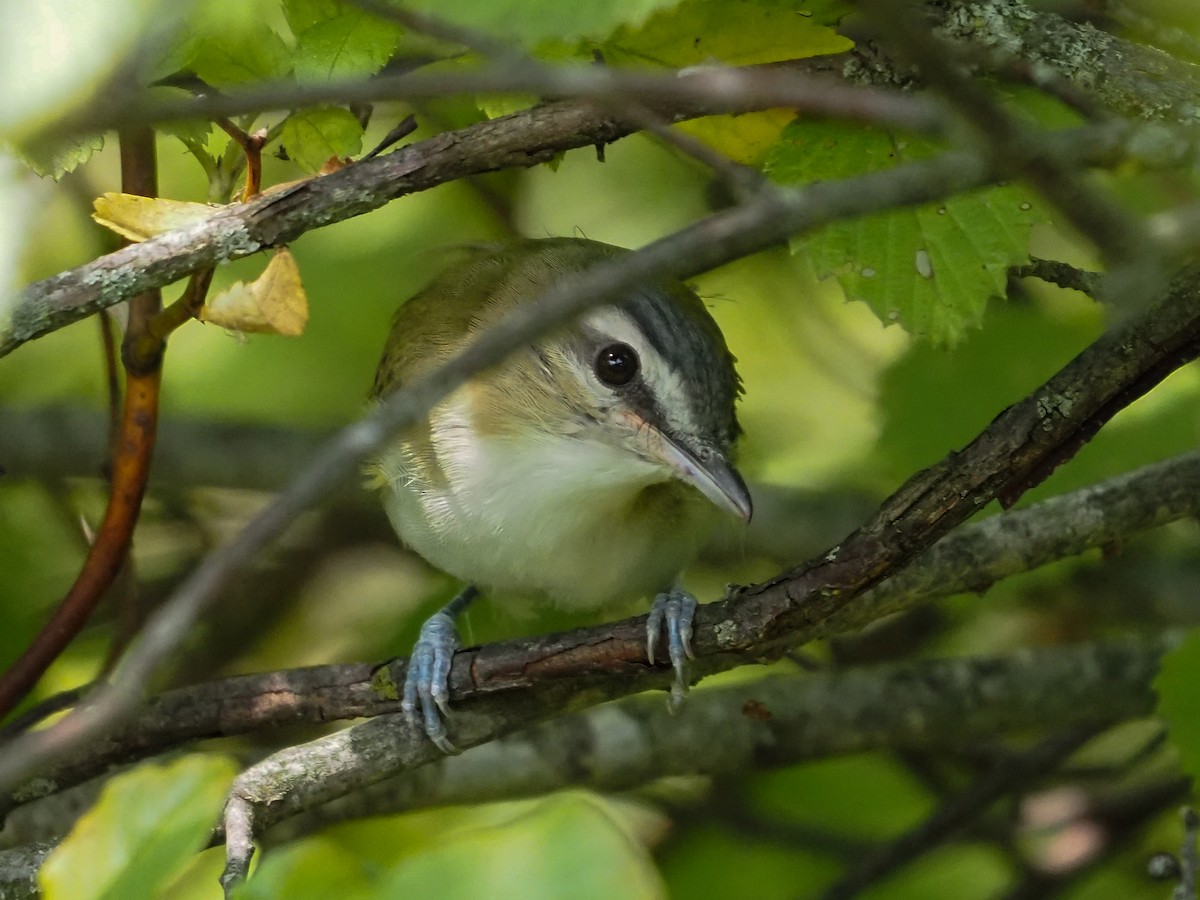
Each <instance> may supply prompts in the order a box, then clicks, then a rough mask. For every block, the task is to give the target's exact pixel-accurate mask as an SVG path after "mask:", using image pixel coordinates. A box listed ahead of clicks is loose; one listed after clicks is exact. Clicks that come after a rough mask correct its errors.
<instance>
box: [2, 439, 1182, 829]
mask: <svg viewBox="0 0 1200 900" xmlns="http://www.w3.org/2000/svg"><path fill="white" fill-rule="evenodd" d="M1197 515H1200V451H1197V452H1195V453H1190V454H1187V455H1184V456H1180V457H1177V458H1175V459H1170V460H1166V461H1163V462H1160V463H1155V464H1153V465H1150V466H1146V467H1144V468H1142V469H1138V470H1136V471H1134V472H1130V473H1128V474H1125V475H1121V476H1119V477H1117V478H1113V479H1110V480H1109V481H1105V482H1102V483H1100V484H1097V485H1093V486H1091V487H1088V488H1084V489H1082V490H1078V491H1074V492H1072V493H1070V494H1066V495H1064V496H1061V497H1055V498H1052V499H1049V500H1046V501H1043V502H1042V503H1038V504H1036V505H1035V506H1032V507H1030V508H1028V509H1023V510H1018V511H1011V512H1007V513H1003V514H1001V515H997V516H993V517H992V518H990V519H988V520H987V521H984V522H980V523H978V524H974V525H969V526H965V527H963V528H960V529H958V530H957V531H955V532H954V533H953V534H951V535H949V536H947V537H946V538H944V539H943V540H941V541H939V542H938V543H937V544H935V545H934V546H933V547H932V548H931V549H930V550H929V551H928V552H927V553H925V554H924V555H923V556H921V557H920V558H919V559H918V560H916V561H914V562H913V564H912V565H910V566H909V567H908V568H906V569H905V570H904V571H903V572H900V573H898V574H897V575H896V576H895V577H893V578H891V579H889V580H888V581H886V582H884V583H883V584H881V585H879V586H878V587H877V588H875V589H874V590H871V591H867V592H866V593H865V594H863V595H862V596H860V597H859V598H857V599H856V600H855V601H854V602H852V603H850V604H849V605H848V606H847V607H846V608H845V609H844V610H842V612H840V613H839V614H837V615H835V616H833V617H832V618H831V619H829V620H828V621H827V622H826V623H824V624H823V625H822V626H821V627H820V628H819V636H822V637H828V636H831V635H834V634H839V633H844V632H848V631H852V630H854V629H857V628H860V627H862V626H863V625H866V624H867V623H869V622H872V621H874V620H876V619H879V618H881V617H883V616H885V615H889V614H891V613H894V612H899V611H900V610H903V609H911V608H913V607H914V606H917V605H920V604H923V603H929V602H932V601H934V600H937V599H939V598H942V597H948V596H952V595H954V594H957V593H962V592H965V591H982V590H984V589H986V588H987V587H988V586H990V585H991V584H994V583H996V582H998V581H1001V580H1002V579H1004V578H1007V577H1010V576H1012V575H1015V574H1018V573H1020V572H1026V571H1030V570H1032V569H1034V568H1036V567H1038V566H1041V565H1045V564H1047V563H1050V562H1053V561H1055V560H1059V559H1065V558H1067V557H1070V556H1074V555H1077V554H1079V553H1082V552H1084V551H1085V550H1087V549H1089V548H1094V547H1102V546H1109V545H1111V544H1113V543H1114V542H1119V541H1122V540H1125V539H1127V538H1129V537H1130V536H1132V535H1134V534H1136V533H1138V532H1140V531H1143V530H1146V529H1148V528H1154V527H1157V526H1160V525H1164V524H1166V523H1168V522H1171V521H1176V520H1178V519H1181V518H1186V517H1193V516H1197ZM602 631H603V629H600V628H597V629H591V630H589V632H583V633H582V634H583V635H584V637H585V638H586V636H587V635H588V634H596V633H600V632H602ZM577 634H578V633H577ZM812 636H816V635H810V637H812ZM509 646H510V648H511V645H509ZM512 652H516V651H512ZM374 668H375V667H373V666H370V665H367V664H365V663H364V664H355V665H334V666H316V667H311V668H304V669H294V670H288V671H281V672H267V673H262V674H257V675H243V676H237V677H235V678H228V679H224V680H221V681H215V682H211V683H206V684H200V685H196V686H193V687H186V688H180V689H178V690H174V691H170V692H167V693H165V694H161V695H159V696H158V697H155V698H153V699H152V700H150V701H149V703H147V705H146V708H145V709H144V710H143V711H142V712H141V713H140V714H139V715H138V717H137V718H136V719H134V720H133V721H131V722H129V723H128V725H126V726H125V727H124V728H122V729H120V730H119V731H118V732H116V733H114V734H112V735H111V736H109V737H108V738H105V739H104V740H101V741H98V742H95V743H92V744H89V745H88V746H87V747H86V748H85V749H84V750H83V751H82V752H81V753H79V754H77V755H76V756H75V757H74V758H72V759H70V760H67V761H65V762H64V763H63V764H62V765H60V766H58V767H56V768H55V769H53V770H52V771H50V772H48V773H46V777H45V778H44V779H39V781H38V782H37V784H26V785H23V786H22V787H21V789H20V790H19V792H18V795H19V797H20V798H23V800H25V801H27V800H31V799H34V798H35V797H37V796H39V795H40V794H41V793H43V792H44V791H47V790H50V789H53V790H55V791H58V790H63V789H65V788H69V787H71V786H72V785H75V784H79V783H80V782H82V781H85V780H87V779H89V778H92V777H94V776H96V775H98V774H101V773H103V772H104V771H106V770H108V769H109V768H111V767H112V766H116V765H125V764H128V763H132V762H136V761H138V760H141V759H145V758H146V757H149V756H153V755H155V754H158V753H162V752H164V751H166V750H169V749H172V748H175V747H179V746H182V745H185V744H188V743H191V742H194V741H198V740H204V739H208V738H214V737H229V736H232V735H237V734H246V733H250V732H254V731H263V730H266V729H272V728H278V727H280V726H285V725H294V724H297V723H300V722H309V723H312V724H321V723H325V722H329V721H333V720H337V719H353V718H359V717H367V716H377V715H381V714H386V713H390V712H395V711H396V710H397V709H398V705H397V703H396V702H395V701H394V700H390V699H387V698H386V697H384V696H381V695H380V694H378V693H376V692H375V691H374V690H373V689H372V686H371V676H372V672H373V670H374ZM38 785H41V790H38V789H37V786H38ZM20 802H22V801H20V800H18V796H17V795H13V796H10V797H8V798H5V799H4V800H3V802H0V812H2V811H4V810H5V809H10V808H12V807H14V806H16V805H19V803H20Z"/></svg>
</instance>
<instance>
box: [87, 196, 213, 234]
mask: <svg viewBox="0 0 1200 900" xmlns="http://www.w3.org/2000/svg"><path fill="white" fill-rule="evenodd" d="M92 205H93V207H94V208H95V211H94V212H93V213H92V218H93V219H95V220H96V221H97V222H99V223H100V224H101V225H103V226H104V227H105V228H109V229H111V230H113V231H115V232H116V233H117V234H119V235H121V236H122V237H125V238H128V239H129V240H131V241H144V240H146V238H152V237H154V236H155V235H156V234H162V233H163V232H164V231H174V230H175V229H176V228H186V227H187V226H188V225H195V224H196V223H197V222H203V221H204V220H205V219H207V218H208V217H209V216H211V215H212V214H213V213H214V212H216V211H217V209H218V207H215V206H209V205H208V204H206V203H188V202H186V201H184V200H165V199H163V198H162V197H139V196H137V195H136V194H118V193H116V192H112V191H110V192H109V193H107V194H104V195H103V196H101V197H97V198H96V200H95V203H93V204H92Z"/></svg>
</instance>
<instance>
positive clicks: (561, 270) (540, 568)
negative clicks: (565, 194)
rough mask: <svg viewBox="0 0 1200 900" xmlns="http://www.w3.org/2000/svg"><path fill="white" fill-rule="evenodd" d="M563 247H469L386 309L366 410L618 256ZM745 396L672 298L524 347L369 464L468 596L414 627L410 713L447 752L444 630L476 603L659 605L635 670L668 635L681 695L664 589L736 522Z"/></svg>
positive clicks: (729, 366) (699, 307)
mask: <svg viewBox="0 0 1200 900" xmlns="http://www.w3.org/2000/svg"><path fill="white" fill-rule="evenodd" d="M628 252H629V251H627V250H622V249H620V248H618V247H612V246H609V245H607V244H601V243H597V242H595V241H589V240H581V239H576V238H551V239H545V240H523V241H519V242H516V243H511V244H505V245H499V246H488V247H483V248H475V249H472V250H470V251H466V252H465V254H464V256H463V258H461V260H460V261H459V262H458V264H457V265H455V266H454V267H453V268H452V269H450V270H449V271H446V272H444V273H443V274H442V275H440V276H439V277H438V278H436V279H435V280H434V281H433V282H432V283H431V284H429V285H428V286H427V287H426V288H425V289H424V290H422V291H421V292H420V293H418V294H417V295H416V296H414V297H413V298H412V299H410V300H409V301H408V302H406V303H405V304H404V305H402V306H401V307H400V309H399V310H398V311H397V313H396V316H395V319H394V320H393V323H392V328H391V332H390V334H389V335H388V339H387V344H386V346H385V347H384V351H383V358H382V360H380V363H379V370H378V372H377V373H376V376H375V386H374V389H373V392H372V393H373V396H374V397H375V398H378V399H382V398H385V397H386V396H387V395H388V394H390V393H391V392H392V391H394V390H396V389H397V388H398V387H399V386H400V385H402V384H404V383H405V382H407V381H410V380H411V379H413V378H414V377H417V376H420V375H422V374H424V373H426V372H428V371H430V370H431V369H433V368H435V367H436V366H438V365H440V364H441V363H443V362H445V361H446V360H447V359H449V358H450V357H452V356H454V355H455V354H456V353H457V352H459V351H460V350H461V349H462V348H463V347H464V346H466V345H467V344H468V343H469V342H470V341H471V340H472V339H473V338H474V337H476V336H477V335H478V334H480V333H481V332H483V331H485V330H486V329H487V328H488V327H489V326H491V325H492V324H493V323H495V322H496V321H498V320H499V319H500V318H502V317H503V316H504V315H505V313H507V312H508V311H509V310H511V309H513V308H514V307H518V306H520V305H521V304H522V303H527V302H530V301H532V300H534V299H535V298H536V297H537V296H538V294H540V293H541V292H542V291H544V290H545V289H546V288H547V287H549V286H550V285H552V284H553V283H554V282H555V281H557V280H560V279H562V278H563V277H564V276H566V275H569V274H571V273H574V272H577V271H580V270H583V269H586V268H588V267H590V266H593V265H595V264H597V263H600V262H603V261H605V260H608V259H612V258H614V257H617V256H619V255H620V254H623V253H628ZM739 393H740V383H739V381H738V376H737V372H736V371H735V369H734V358H733V356H732V355H731V354H730V352H729V350H728V348H727V347H726V346H725V340H724V338H723V337H722V335H721V332H720V330H719V329H718V327H717V324H716V322H714V321H713V319H712V316H710V315H709V313H708V310H707V309H705V307H704V304H703V303H702V302H701V300H700V298H699V297H697V296H696V294H695V293H693V292H692V291H691V290H690V289H689V288H687V287H686V286H684V285H683V284H682V283H680V282H678V281H664V282H661V283H656V284H646V285H643V286H640V287H638V288H637V289H635V290H633V291H631V292H630V293H629V294H628V295H627V296H625V297H623V298H621V299H620V302H617V303H614V304H613V305H609V306H601V307H599V308H596V309H593V310H592V311H590V312H588V313H585V314H584V315H583V316H581V317H580V318H579V319H577V320H576V321H574V322H573V323H572V324H570V325H569V326H566V327H564V328H560V329H558V330H556V331H554V332H552V333H551V334H549V335H547V336H545V337H542V338H540V339H538V340H537V341H535V342H533V343H530V344H528V345H526V346H524V347H521V348H519V349H518V350H517V351H516V352H515V353H513V354H512V355H510V356H509V357H508V358H507V360H506V361H505V362H503V363H501V364H500V365H499V366H497V367H495V368H493V369H490V370H488V371H486V372H484V373H483V374H480V375H477V376H475V377H474V378H472V379H471V380H470V381H468V382H467V383H466V384H464V385H463V386H462V387H460V388H458V389H457V390H455V391H454V392H453V393H451V394H450V395H449V396H448V397H446V398H445V399H444V400H443V401H442V402H441V403H439V404H438V405H437V406H436V407H435V408H434V410H433V411H432V413H431V414H430V416H429V417H428V420H427V421H426V422H423V423H421V424H419V425H415V426H413V427H411V428H410V429H408V430H407V431H404V432H402V433H401V434H400V435H399V436H398V437H397V438H396V439H395V440H394V442H393V443H392V444H391V445H390V446H389V447H388V448H387V450H386V451H385V452H384V453H383V454H382V455H381V456H380V458H379V459H378V460H376V462H375V463H374V464H373V466H372V469H373V472H374V475H375V482H376V483H377V484H378V485H379V486H380V487H382V488H383V489H384V490H383V501H384V505H385V507H386V509H387V513H388V516H389V518H390V519H391V522H392V525H393V526H394V527H395V529H396V531H397V532H398V533H399V535H400V538H401V539H402V540H403V541H404V543H405V544H407V545H408V546H409V547H410V548H411V549H413V550H414V551H416V552H417V553H419V554H420V555H421V556H423V557H424V558H425V559H426V560H428V561H429V562H430V563H432V564H433V565H434V566H436V567H437V568H439V569H442V570H444V571H445V572H447V573H449V574H451V575H453V576H455V577H456V578H459V579H461V580H462V581H463V582H464V583H465V585H466V587H465V589H464V590H463V592H462V593H461V594H459V596H458V597H456V598H455V599H454V600H453V601H451V602H450V604H449V605H447V606H446V607H445V608H444V609H442V610H441V611H440V612H438V613H436V614H435V615H434V616H432V617H431V618H430V619H429V620H428V621H427V622H426V623H425V624H424V626H423V627H422V629H421V634H420V637H419V639H418V641H417V645H416V647H415V649H414V650H413V655H412V660H411V662H410V664H409V667H408V674H407V680H406V682H405V686H404V698H403V708H404V711H405V712H406V714H407V715H408V716H409V719H410V720H413V721H415V720H416V718H417V714H418V710H419V712H420V715H421V718H422V719H423V724H424V728H425V731H426V733H427V734H428V735H429V737H430V739H431V740H433V741H434V742H435V743H436V744H437V745H438V746H439V747H441V748H442V749H443V750H445V751H447V752H454V747H453V745H452V744H451V743H450V742H449V740H448V738H447V733H446V729H445V724H444V722H443V719H442V715H441V714H439V710H440V711H441V713H447V712H448V706H447V700H448V696H449V690H448V681H449V673H450V662H451V659H452V657H453V655H454V652H455V650H456V649H457V648H458V647H459V646H460V644H459V639H458V634H457V631H456V628H455V624H454V618H455V616H456V615H457V614H458V613H460V612H461V611H462V610H463V609H464V608H465V607H466V606H467V604H468V603H469V602H470V601H471V600H472V599H473V598H474V597H475V595H476V593H477V592H478V590H483V591H486V592H488V593H494V594H498V595H500V596H502V597H503V596H505V595H508V596H518V595H520V596H524V597H545V598H548V599H549V600H551V601H552V602H554V603H556V604H558V605H560V606H563V607H569V608H573V609H581V610H592V609H597V610H598V609H600V608H602V607H604V606H606V605H613V604H619V603H622V602H627V601H630V600H632V599H636V598H637V597H639V596H644V597H653V602H652V605H651V612H650V618H649V623H648V626H647V656H648V658H649V660H650V662H651V663H653V662H654V651H655V647H656V645H657V644H658V642H659V638H660V634H661V631H662V629H663V627H664V626H665V628H666V632H667V636H666V644H667V654H668V656H669V658H670V660H671V663H672V665H673V667H674V669H675V675H676V682H675V688H674V689H673V696H674V697H675V698H676V700H677V699H678V698H679V697H681V696H682V692H683V691H684V690H685V688H686V675H685V664H686V659H687V657H688V656H690V655H691V644H690V641H691V635H692V618H693V614H694V612H695V609H696V600H695V598H693V597H692V596H691V595H689V594H688V593H686V592H685V591H683V590H682V589H680V588H679V587H678V585H677V579H678V577H679V575H680V573H681V571H682V570H683V569H684V567H685V566H687V565H688V564H689V563H690V562H691V561H692V559H693V558H694V556H695V555H696V552H697V550H698V549H699V547H700V544H701V542H702V541H703V540H704V539H705V537H706V536H707V534H708V533H709V531H710V529H711V527H712V526H713V525H714V524H715V520H716V516H717V514H718V510H725V511H726V512H729V513H732V514H734V515H736V516H739V517H740V518H741V519H743V520H745V521H749V519H750V513H751V501H750V494H749V492H748V491H747V490H746V485H745V483H744V482H743V481H742V478H741V476H740V475H739V474H738V472H737V470H736V469H735V468H734V467H733V464H732V453H733V447H734V441H735V439H736V437H737V435H738V432H739V429H738V424H737V417H736V414H735V410H734V404H735V401H736V399H737V397H738V394H739Z"/></svg>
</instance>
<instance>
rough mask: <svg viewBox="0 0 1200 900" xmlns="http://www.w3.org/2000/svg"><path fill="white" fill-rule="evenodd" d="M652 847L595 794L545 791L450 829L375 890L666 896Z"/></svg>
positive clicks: (579, 898)
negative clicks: (480, 824)
mask: <svg viewBox="0 0 1200 900" xmlns="http://www.w3.org/2000/svg"><path fill="white" fill-rule="evenodd" d="M664 895H665V889H664V887H663V884H662V881H661V879H660V876H659V874H658V871H657V869H656V868H655V866H654V864H653V861H652V860H651V859H650V855H649V853H648V852H647V851H646V849H645V848H644V847H643V846H641V845H640V844H639V843H638V842H637V841H636V840H634V839H633V837H632V836H631V835H630V834H629V832H628V831H627V830H626V829H625V828H623V827H621V825H619V824H618V822H617V821H616V820H615V819H614V818H613V816H612V814H611V813H610V812H608V811H606V810H605V809H604V808H603V807H602V806H601V805H600V804H599V803H598V802H597V801H596V800H594V799H591V798H590V797H588V796H587V795H586V794H583V793H568V794H561V795H556V796H553V797H549V798H547V799H546V800H545V801H544V802H542V803H540V804H538V805H537V806H536V807H535V808H534V809H533V810H532V811H531V812H530V813H528V814H527V815H524V816H521V817H519V818H517V819H515V820H512V821H509V822H506V823H504V824H503V825H500V826H496V827H486V828H478V829H473V830H470V831H467V832H465V833H461V834H457V835H450V836H449V837H448V838H447V839H446V840H444V841H443V842H441V843H440V844H438V845H437V846H435V847H434V848H433V849H431V850H429V851H428V852H425V853H422V854H421V855H419V856H415V857H413V858H410V859H408V860H405V861H404V862H402V863H400V865H398V866H397V867H396V868H395V869H394V870H393V871H392V873H391V874H390V875H389V876H388V877H387V878H385V879H384V880H383V882H382V884H381V885H380V887H379V889H378V890H377V891H376V892H375V893H374V894H371V895H370V896H382V897H438V898H439V900H478V898H480V897H488V898H495V900H505V898H513V900H517V898H520V900H539V898H546V900H552V898H559V897H571V898H572V900H589V898H596V900H608V898H610V897H623V898H660V897H663V896H664Z"/></svg>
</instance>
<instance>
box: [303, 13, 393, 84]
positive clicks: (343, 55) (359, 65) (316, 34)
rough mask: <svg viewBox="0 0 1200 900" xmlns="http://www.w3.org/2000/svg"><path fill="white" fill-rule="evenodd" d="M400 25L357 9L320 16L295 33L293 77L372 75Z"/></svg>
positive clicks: (387, 56) (384, 58)
mask: <svg viewBox="0 0 1200 900" xmlns="http://www.w3.org/2000/svg"><path fill="white" fill-rule="evenodd" d="M399 38H400V29H399V28H398V27H397V26H395V25H393V24H392V23H390V22H385V21H383V20H382V19H378V18H376V17H375V16H372V15H369V14H367V13H366V12H363V11H362V10H358V9H352V8H351V9H348V10H347V11H345V12H343V13H341V14H340V15H336V16H334V17H332V18H328V19H322V20H320V21H318V22H315V23H313V24H311V25H309V26H308V27H307V28H305V29H304V30H303V31H301V32H299V34H298V35H297V36H296V54H295V61H296V68H295V72H296V77H297V78H298V79H301V80H309V81H320V80H331V79H337V78H352V77H354V76H363V75H373V74H375V73H376V72H378V71H379V70H380V69H381V68H383V64H384V63H386V62H387V61H388V59H390V58H391V55H392V52H393V51H394V50H395V49H396V42H397V41H398V40H399Z"/></svg>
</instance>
